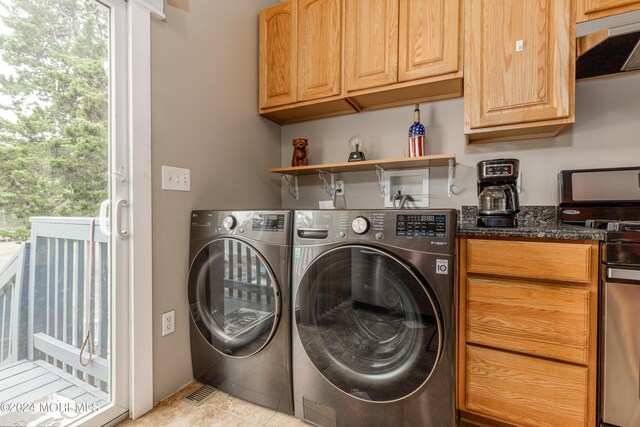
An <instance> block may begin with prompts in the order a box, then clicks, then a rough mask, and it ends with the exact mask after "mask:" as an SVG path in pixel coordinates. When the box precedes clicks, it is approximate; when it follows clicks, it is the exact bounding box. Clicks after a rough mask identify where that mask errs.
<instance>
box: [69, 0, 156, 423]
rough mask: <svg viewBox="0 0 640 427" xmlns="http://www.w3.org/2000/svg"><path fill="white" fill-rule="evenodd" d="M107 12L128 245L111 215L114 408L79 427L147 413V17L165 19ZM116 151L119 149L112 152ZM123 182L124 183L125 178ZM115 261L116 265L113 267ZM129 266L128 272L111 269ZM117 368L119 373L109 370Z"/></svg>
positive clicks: (141, 0) (148, 4)
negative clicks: (122, 145)
mask: <svg viewBox="0 0 640 427" xmlns="http://www.w3.org/2000/svg"><path fill="white" fill-rule="evenodd" d="M98 1H100V2H102V3H103V4H105V5H107V6H109V7H111V10H112V11H113V14H112V18H113V19H112V22H111V34H112V37H111V58H110V60H111V63H112V64H113V65H114V67H113V71H112V76H111V77H112V79H113V81H114V85H113V90H112V97H111V103H112V105H113V106H114V108H112V112H111V119H112V123H114V124H115V128H114V132H115V137H116V138H121V139H123V140H124V141H127V144H126V145H127V146H128V149H127V150H124V152H123V150H119V152H116V153H115V155H114V156H113V157H112V159H113V160H112V167H113V168H114V169H115V170H114V171H113V172H117V173H116V174H113V175H112V177H111V178H112V184H111V198H112V206H115V201H117V200H120V199H123V198H124V199H126V200H128V202H129V203H128V206H129V207H128V208H125V209H124V210H123V212H122V218H123V221H122V226H123V228H126V229H127V232H128V235H129V238H128V239H127V240H124V239H122V238H121V237H119V236H118V232H117V230H116V229H115V227H116V225H117V223H118V221H117V220H116V218H114V215H116V214H117V212H115V211H114V209H112V221H111V224H112V226H111V230H112V233H111V234H112V236H113V237H112V241H111V242H112V244H113V245H114V249H115V254H116V257H115V258H114V259H113V262H114V266H113V268H114V269H113V271H114V272H117V273H116V274H118V276H116V275H113V277H112V281H113V282H112V283H113V284H116V283H119V284H122V283H126V284H127V286H116V287H115V289H116V291H115V295H114V300H113V303H114V308H113V313H114V315H113V316H112V317H113V319H112V322H111V324H112V331H115V334H116V335H115V336H116V337H117V338H116V340H114V342H112V346H113V347H112V349H113V350H112V355H113V357H112V362H111V372H112V375H114V376H113V381H112V387H113V388H112V396H113V398H112V403H111V404H110V405H107V406H106V407H105V408H103V409H101V410H100V411H98V412H96V413H95V414H93V415H92V416H91V418H88V419H86V420H82V421H80V424H81V425H84V424H90V425H105V424H109V423H111V422H113V421H114V420H118V419H120V418H121V417H122V416H123V414H125V413H126V412H127V410H128V411H129V416H130V417H131V418H138V417H140V416H141V415H143V414H145V413H146V412H148V411H149V410H151V409H152V408H153V341H152V336H153V328H152V326H153V322H152V259H151V254H152V228H151V52H150V47H151V22H150V20H151V15H152V14H153V15H154V16H156V17H159V18H164V15H163V6H162V1H163V0H128V1H126V0H98ZM116 151H118V150H116ZM123 178H124V179H123ZM118 259H119V260H120V261H118ZM119 262H120V263H121V264H120V265H121V266H122V265H127V267H128V268H117V267H118V263H119ZM116 365H117V369H115V366H116Z"/></svg>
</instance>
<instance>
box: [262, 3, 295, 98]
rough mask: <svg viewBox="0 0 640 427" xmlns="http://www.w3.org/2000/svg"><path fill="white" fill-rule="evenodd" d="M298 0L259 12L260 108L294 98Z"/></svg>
mask: <svg viewBox="0 0 640 427" xmlns="http://www.w3.org/2000/svg"><path fill="white" fill-rule="evenodd" d="M296 6H297V0H289V1H285V2H282V3H280V4H277V5H275V6H272V7H269V8H267V9H263V10H261V11H260V107H261V108H267V107H275V106H278V105H285V104H291V103H294V102H295V101H296V84H297V74H296V72H297V69H296V59H297V58H296V43H297V13H296V11H297V7H296Z"/></svg>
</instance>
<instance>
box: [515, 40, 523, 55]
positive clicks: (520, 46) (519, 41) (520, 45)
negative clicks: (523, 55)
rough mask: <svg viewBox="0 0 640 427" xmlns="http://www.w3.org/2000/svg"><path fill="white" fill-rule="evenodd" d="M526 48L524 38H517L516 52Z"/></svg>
mask: <svg viewBox="0 0 640 427" xmlns="http://www.w3.org/2000/svg"><path fill="white" fill-rule="evenodd" d="M523 50H524V40H516V52H522V51H523Z"/></svg>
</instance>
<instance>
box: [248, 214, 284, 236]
mask: <svg viewBox="0 0 640 427" xmlns="http://www.w3.org/2000/svg"><path fill="white" fill-rule="evenodd" d="M251 231H275V232H282V231H284V215H283V214H254V215H253V218H252V221H251Z"/></svg>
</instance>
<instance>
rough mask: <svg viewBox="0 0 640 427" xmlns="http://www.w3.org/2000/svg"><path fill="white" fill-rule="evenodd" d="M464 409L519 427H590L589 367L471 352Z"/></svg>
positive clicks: (474, 349) (479, 350)
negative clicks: (588, 406) (588, 407)
mask: <svg viewBox="0 0 640 427" xmlns="http://www.w3.org/2000/svg"><path fill="white" fill-rule="evenodd" d="M466 369H467V375H466V379H465V386H466V387H465V396H464V402H463V404H464V406H465V408H461V409H466V410H470V411H473V412H475V413H478V414H482V415H485V416H488V417H490V418H492V419H494V420H499V421H503V422H508V423H511V424H514V425H518V426H531V427H541V426H546V427H553V426H563V427H570V426H587V425H589V426H591V425H594V421H595V416H594V417H593V418H594V419H593V420H592V419H591V418H590V417H589V416H588V415H587V414H588V411H587V402H588V401H589V394H588V387H589V376H588V371H587V368H585V367H584V366H575V365H570V364H567V363H561V362H553V361H550V360H545V359H536V358H534V357H529V356H525V355H519V354H512V353H507V352H503V351H499V350H492V349H489V348H482V347H476V346H472V345H468V346H467V347H466Z"/></svg>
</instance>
